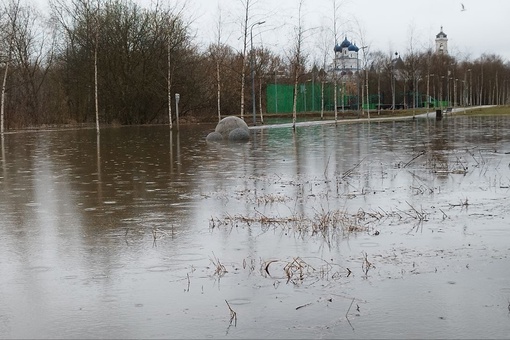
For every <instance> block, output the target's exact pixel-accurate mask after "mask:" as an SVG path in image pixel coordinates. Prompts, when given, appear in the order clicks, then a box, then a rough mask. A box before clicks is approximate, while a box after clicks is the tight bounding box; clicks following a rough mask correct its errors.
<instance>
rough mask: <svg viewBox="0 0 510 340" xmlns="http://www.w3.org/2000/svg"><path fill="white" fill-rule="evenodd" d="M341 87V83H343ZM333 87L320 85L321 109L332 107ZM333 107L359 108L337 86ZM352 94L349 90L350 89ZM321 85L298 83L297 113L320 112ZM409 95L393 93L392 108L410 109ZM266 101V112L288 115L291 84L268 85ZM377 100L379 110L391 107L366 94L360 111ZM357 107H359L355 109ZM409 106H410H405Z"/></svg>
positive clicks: (436, 103) (437, 104) (352, 97)
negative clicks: (322, 107)
mask: <svg viewBox="0 0 510 340" xmlns="http://www.w3.org/2000/svg"><path fill="white" fill-rule="evenodd" d="M344 86H345V84H344ZM334 89H335V87H334V84H330V83H326V84H324V110H325V111H333V110H334V108H335V104H334V103H335V98H334V91H335V90H334ZM337 91H338V92H337V106H338V109H341V108H345V109H346V110H358V109H361V102H358V96H357V95H356V94H352V93H350V94H349V93H348V91H347V90H346V89H345V88H342V86H341V85H339V86H337ZM351 91H352V87H351ZM321 92H322V84H321V83H312V82H307V83H304V84H298V92H297V103H296V111H297V112H313V111H320V110H321V102H322V99H321V98H322V93H321ZM413 95H414V94H413V93H411V92H410V93H408V94H406V96H404V94H403V93H396V99H397V101H396V105H397V108H398V107H401V106H402V104H403V103H404V102H405V103H407V104H408V106H409V107H412V103H413ZM423 96H424V95H423V94H422V93H418V94H417V98H418V106H419V107H426V106H427V101H426V100H425V101H423V100H422V99H421V98H423ZM266 98H267V102H266V104H267V107H266V110H267V113H269V114H271V113H291V112H293V108H292V105H293V101H294V85H286V84H268V85H267V88H266ZM379 101H381V104H383V105H382V106H383V107H389V106H390V105H391V104H388V103H384V98H382V97H381V98H379V96H378V95H377V94H370V97H369V103H368V104H367V103H366V98H365V100H364V103H363V109H365V110H367V109H370V110H376V109H377V108H378V106H379ZM429 101H430V102H429V104H430V107H448V102H447V101H439V100H437V99H435V98H433V97H430V99H429ZM342 102H343V104H342ZM358 104H359V106H358ZM409 104H410V105H409Z"/></svg>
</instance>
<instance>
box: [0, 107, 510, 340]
mask: <svg viewBox="0 0 510 340" xmlns="http://www.w3.org/2000/svg"><path fill="white" fill-rule="evenodd" d="M213 129H214V126H198V127H186V126H181V130H180V132H178V133H177V132H176V131H173V132H170V131H169V129H168V127H163V126H150V127H122V128H105V129H103V130H101V135H100V137H99V138H98V137H97V136H96V133H95V130H61V131H39V132H24V133H13V134H6V135H4V136H3V137H2V150H1V163H0V166H1V170H0V188H1V196H0V216H1V219H0V243H1V247H0V272H1V276H0V337H2V338H126V339H127V338H406V339H408V338H477V339H479V338H509V337H510V258H509V256H510V204H509V196H510V117H483V118H481V117H451V118H448V119H444V120H443V121H438V122H436V121H434V120H426V119H423V120H422V119H417V120H414V121H413V120H409V121H400V122H397V121H396V122H378V123H366V122H365V123H355V124H338V125H334V124H330V125H318V126H308V127H298V128H297V130H296V133H293V132H292V129H291V128H275V129H261V130H251V133H252V136H251V141H250V142H249V143H246V144H221V143H219V144H215V143H213V144H207V143H206V142H205V137H206V136H207V134H208V133H209V132H211V131H212V130H213Z"/></svg>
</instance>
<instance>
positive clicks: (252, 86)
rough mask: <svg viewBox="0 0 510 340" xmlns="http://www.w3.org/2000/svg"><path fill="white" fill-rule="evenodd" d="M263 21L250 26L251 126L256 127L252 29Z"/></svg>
mask: <svg viewBox="0 0 510 340" xmlns="http://www.w3.org/2000/svg"><path fill="white" fill-rule="evenodd" d="M263 23H265V21H259V22H256V23H254V24H252V25H251V26H250V44H251V48H250V54H251V58H250V67H251V100H252V106H253V125H257V117H256V107H255V65H254V58H253V27H254V26H257V25H262V24H263Z"/></svg>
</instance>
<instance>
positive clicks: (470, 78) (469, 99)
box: [467, 68, 473, 106]
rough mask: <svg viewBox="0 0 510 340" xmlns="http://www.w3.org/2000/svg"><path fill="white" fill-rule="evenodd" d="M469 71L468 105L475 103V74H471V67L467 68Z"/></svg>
mask: <svg viewBox="0 0 510 340" xmlns="http://www.w3.org/2000/svg"><path fill="white" fill-rule="evenodd" d="M467 71H468V72H469V85H468V105H469V106H471V105H473V93H472V90H473V75H472V74H471V69H470V68H468V70H467Z"/></svg>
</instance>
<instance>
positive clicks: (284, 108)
mask: <svg viewBox="0 0 510 340" xmlns="http://www.w3.org/2000/svg"><path fill="white" fill-rule="evenodd" d="M337 91H338V94H337V105H338V107H339V108H340V107H342V100H343V107H345V108H346V109H349V108H357V105H358V96H356V95H347V94H345V95H342V88H341V87H340V86H338V87H337ZM334 93H335V87H334V85H333V84H324V110H326V111H332V110H334V108H335V104H334V103H335V97H334ZM266 98H267V113H290V112H293V107H292V105H293V101H294V85H285V84H268V85H267V89H266ZM321 103H322V84H320V83H315V84H313V83H305V84H299V85H298V93H297V103H296V111H297V112H310V111H320V110H321Z"/></svg>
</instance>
